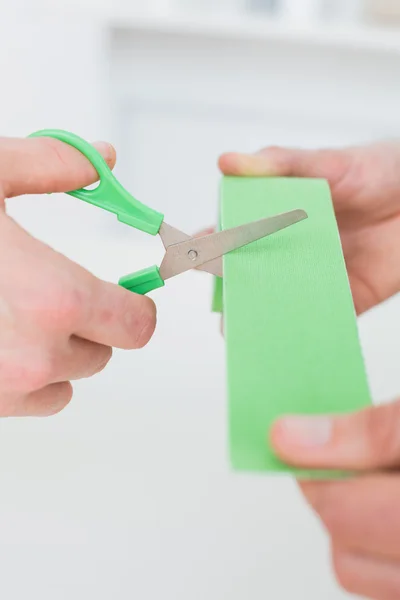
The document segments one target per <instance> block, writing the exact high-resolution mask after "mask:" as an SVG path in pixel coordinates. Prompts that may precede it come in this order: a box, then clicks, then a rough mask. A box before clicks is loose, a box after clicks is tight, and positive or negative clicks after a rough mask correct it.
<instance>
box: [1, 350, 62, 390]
mask: <svg viewBox="0 0 400 600" xmlns="http://www.w3.org/2000/svg"><path fill="white" fill-rule="evenodd" d="M52 371H53V365H52V364H51V361H50V360H48V359H47V358H46V357H40V356H36V357H34V355H31V356H28V355H27V356H26V357H20V358H19V359H18V360H13V361H9V362H7V363H6V364H2V376H1V379H2V384H3V385H4V386H5V387H7V388H8V389H9V390H10V391H18V392H22V393H28V392H31V391H34V390H39V389H42V388H44V387H46V385H48V383H49V382H50V380H51V374H52Z"/></svg>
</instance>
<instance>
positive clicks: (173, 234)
mask: <svg viewBox="0 0 400 600" xmlns="http://www.w3.org/2000/svg"><path fill="white" fill-rule="evenodd" d="M159 235H160V238H161V241H162V243H163V244H164V248H165V250H168V248H169V247H170V246H173V245H175V244H179V243H181V242H185V241H186V240H191V239H192V236H190V235H187V234H186V233H183V231H179V229H175V227H172V225H168V223H165V221H164V223H163V224H162V225H161V227H160V231H159ZM191 268H195V267H193V266H192V267H191ZM197 269H198V270H199V271H206V272H207V273H210V275H215V276H216V277H222V273H223V268H222V258H221V257H219V258H216V259H215V260H212V261H210V262H208V263H206V264H204V265H199V266H198V267H197Z"/></svg>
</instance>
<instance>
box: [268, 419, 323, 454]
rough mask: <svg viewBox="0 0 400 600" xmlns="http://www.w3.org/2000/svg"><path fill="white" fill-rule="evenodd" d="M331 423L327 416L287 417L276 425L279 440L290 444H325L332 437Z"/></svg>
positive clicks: (307, 445) (305, 445)
mask: <svg viewBox="0 0 400 600" xmlns="http://www.w3.org/2000/svg"><path fill="white" fill-rule="evenodd" d="M332 431H333V423H332V420H331V419H329V418H328V417H288V418H286V419H282V420H281V421H280V422H279V423H278V426H277V434H278V435H279V437H280V441H281V442H282V443H285V444H290V445H291V446H301V447H303V448H312V447H315V446H325V445H326V444H328V443H329V442H330V440H331V438H332Z"/></svg>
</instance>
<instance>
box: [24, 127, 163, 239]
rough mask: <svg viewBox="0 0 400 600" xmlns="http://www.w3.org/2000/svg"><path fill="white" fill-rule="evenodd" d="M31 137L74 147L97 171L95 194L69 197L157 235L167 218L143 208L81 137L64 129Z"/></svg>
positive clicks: (83, 191) (77, 193)
mask: <svg viewBox="0 0 400 600" xmlns="http://www.w3.org/2000/svg"><path fill="white" fill-rule="evenodd" d="M29 137H51V138H55V139H56V140H60V141H61V142H65V143H66V144H69V145H70V146H73V147H74V148H76V149H77V150H79V152H81V153H82V154H83V155H84V156H85V157H86V158H87V159H88V160H89V161H90V162H91V163H92V165H93V166H94V168H95V169H96V171H97V173H98V175H99V178H100V183H99V185H98V186H97V188H95V189H93V190H86V189H81V190H76V191H73V192H68V193H69V195H70V196H74V197H75V198H79V199H80V200H84V201H85V202H89V203H90V204H93V205H94V206H98V207H99V208H102V209H104V210H107V211H109V212H111V213H114V214H115V215H116V216H117V218H118V220H119V221H121V222H122V223H126V224H127V225H130V226H131V227H135V228H136V229H140V230H141V231H144V232H145V233H149V234H151V235H157V234H158V233H159V231H160V227H161V225H162V223H163V221H164V215H162V214H161V213H159V212H157V211H156V210H153V209H151V208H149V207H148V206H146V205H144V204H142V203H141V202H139V201H138V200H136V198H134V197H133V196H132V195H131V194H130V193H129V192H128V191H127V190H126V189H125V188H124V187H123V186H122V185H121V184H120V182H119V181H118V179H116V177H115V176H114V175H113V173H112V171H111V169H110V168H109V166H108V165H107V163H106V161H105V160H104V158H103V157H102V156H101V154H100V153H99V152H98V151H97V150H96V149H95V148H94V147H93V146H92V145H91V144H89V142H86V141H85V140H83V139H82V138H80V137H79V136H77V135H75V134H73V133H69V132H68V131H63V130H61V129H43V130H41V131H37V132H36V133H33V134H32V135H30V136H29Z"/></svg>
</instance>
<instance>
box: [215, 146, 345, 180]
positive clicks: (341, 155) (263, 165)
mask: <svg viewBox="0 0 400 600" xmlns="http://www.w3.org/2000/svg"><path fill="white" fill-rule="evenodd" d="M349 161H350V155H349V153H348V152H346V151H345V150H301V149H297V148H280V147H277V146H271V147H269V148H265V149H263V150H260V151H259V152H257V153H256V154H239V153H234V152H230V153H228V154H223V155H222V156H221V157H220V159H219V167H220V169H221V171H222V172H223V173H224V174H225V175H236V176H242V177H270V176H276V177H315V178H323V179H328V181H329V182H330V183H331V184H332V185H334V184H335V183H336V182H337V181H338V180H339V179H340V178H341V177H342V176H343V173H344V172H345V171H346V170H347V168H348V166H349Z"/></svg>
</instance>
